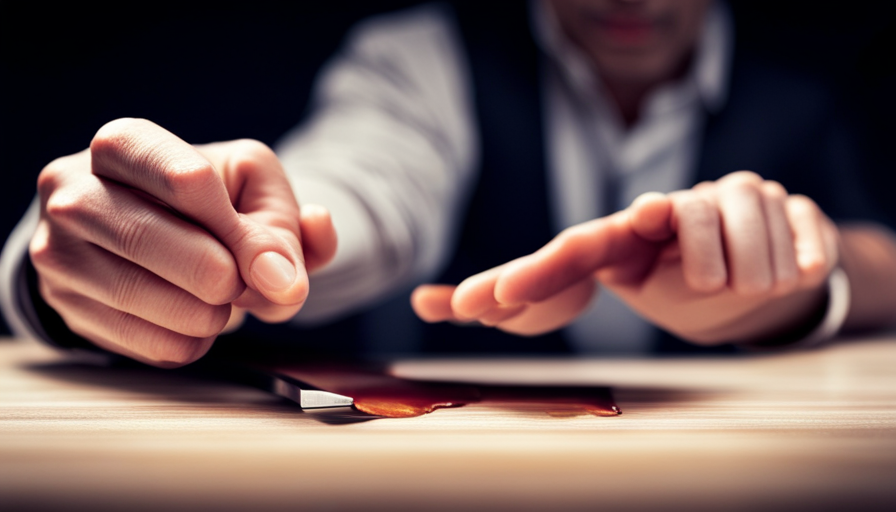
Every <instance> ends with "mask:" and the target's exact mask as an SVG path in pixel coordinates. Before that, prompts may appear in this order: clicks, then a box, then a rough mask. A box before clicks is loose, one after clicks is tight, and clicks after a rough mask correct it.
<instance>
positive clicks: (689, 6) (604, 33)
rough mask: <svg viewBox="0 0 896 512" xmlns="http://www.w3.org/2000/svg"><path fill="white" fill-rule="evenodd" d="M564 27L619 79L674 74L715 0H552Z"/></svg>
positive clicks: (605, 73)
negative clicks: (711, 3)
mask: <svg viewBox="0 0 896 512" xmlns="http://www.w3.org/2000/svg"><path fill="white" fill-rule="evenodd" d="M549 1H550V3H551V5H552V6H553V8H554V11H555V12H556V14H557V18H558V20H559V22H560V25H561V27H562V28H563V30H564V31H565V32H566V34H567V35H568V36H569V38H570V39H572V40H573V41H574V42H575V43H576V44H578V45H579V46H580V47H581V48H582V49H583V50H584V51H585V52H586V53H587V54H588V56H589V57H591V60H592V61H593V62H594V64H595V65H596V66H597V70H598V72H600V74H601V76H602V77H603V78H604V79H605V80H609V81H613V82H615V83H617V84H631V85H640V84H652V83H656V82H660V81H663V80H668V79H671V78H673V77H674V76H675V75H676V74H677V73H678V72H679V71H680V70H681V69H682V67H683V65H684V63H685V62H686V61H687V59H688V57H689V56H690V54H691V52H692V50H693V48H694V46H695V44H696V42H697V38H698V37H699V35H700V30H701V26H702V23H703V16H704V14H705V13H706V11H707V8H708V7H709V4H710V2H711V1H712V0H549Z"/></svg>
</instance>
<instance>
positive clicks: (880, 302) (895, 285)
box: [840, 224, 896, 331]
mask: <svg viewBox="0 0 896 512" xmlns="http://www.w3.org/2000/svg"><path fill="white" fill-rule="evenodd" d="M840 240H841V249H840V262H841V266H842V267H843V269H844V270H845V271H846V273H847V275H848V276H849V284H850V288H851V294H850V295H851V307H850V309H849V314H848V315H847V317H846V322H845V323H844V325H843V329H844V330H846V331H851V330H868V329H881V328H888V327H893V326H896V235H894V233H893V232H892V231H891V230H889V229H888V228H886V227H883V226H880V225H874V224H853V225H846V226H841V228H840Z"/></svg>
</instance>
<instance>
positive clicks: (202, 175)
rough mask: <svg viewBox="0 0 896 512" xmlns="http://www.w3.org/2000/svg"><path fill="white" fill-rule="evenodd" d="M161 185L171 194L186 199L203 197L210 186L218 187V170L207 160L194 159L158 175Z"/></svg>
mask: <svg viewBox="0 0 896 512" xmlns="http://www.w3.org/2000/svg"><path fill="white" fill-rule="evenodd" d="M158 179H159V180H160V185H161V187H162V188H164V189H165V190H166V191H168V192H169V193H170V194H172V195H174V196H176V197H182V198H183V199H185V200H190V199H191V198H201V197H203V196H204V194H205V192H206V191H208V190H209V188H210V187H216V186H217V185H218V183H217V182H218V181H220V179H221V178H220V177H219V175H218V171H216V170H215V168H214V167H213V166H212V165H211V164H210V163H208V162H206V161H194V162H189V163H186V162H185V163H184V164H183V165H178V166H170V167H168V168H166V169H164V170H163V171H161V172H160V173H159V175H158Z"/></svg>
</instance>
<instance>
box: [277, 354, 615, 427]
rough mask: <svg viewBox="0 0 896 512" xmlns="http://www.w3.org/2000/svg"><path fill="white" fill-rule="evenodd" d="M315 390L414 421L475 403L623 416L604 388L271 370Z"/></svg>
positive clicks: (340, 368) (311, 368) (336, 368)
mask: <svg viewBox="0 0 896 512" xmlns="http://www.w3.org/2000/svg"><path fill="white" fill-rule="evenodd" d="M267 370H268V371H269V372H271V373H274V374H280V375H285V376H288V377H291V378H293V379H296V380H299V381H302V382H306V383H308V384H311V385H312V386H314V387H316V388H318V389H322V390H326V391H331V392H333V393H338V394H340V395H345V396H350V397H352V398H353V399H354V408H355V409H357V410H358V411H361V412H363V413H366V414H369V415H371V416H379V417H386V418H411V417H415V416H422V415H424V414H428V413H431V412H433V411H435V410H436V409H444V408H451V407H463V406H464V405H467V404H471V403H488V404H489V405H490V406H494V407H498V408H503V409H510V410H517V411H524V412H541V413H543V414H547V415H548V416H551V417H556V418H570V417H576V416H588V415H590V416H617V415H619V414H622V412H621V411H620V410H619V407H618V406H617V405H616V403H615V401H614V399H613V395H612V392H611V390H610V388H607V387H601V386H496V385H484V384H462V383H446V382H428V381H418V380H409V379H403V378H400V377H395V376H393V375H391V374H389V373H388V369H387V368H385V367H375V366H370V365H353V364H340V365H334V364H325V365H321V364H305V365H302V364H299V365H296V364H291V365H277V366H275V367H269V368H268V369H267Z"/></svg>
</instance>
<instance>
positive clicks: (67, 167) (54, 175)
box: [37, 155, 75, 197]
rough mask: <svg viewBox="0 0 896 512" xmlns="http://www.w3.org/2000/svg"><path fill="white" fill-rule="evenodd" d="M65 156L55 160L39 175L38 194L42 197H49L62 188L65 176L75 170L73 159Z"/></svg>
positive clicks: (71, 156)
mask: <svg viewBox="0 0 896 512" xmlns="http://www.w3.org/2000/svg"><path fill="white" fill-rule="evenodd" d="M74 156H75V155H70V156H64V157H60V158H57V159H55V160H53V161H52V162H50V163H48V164H47V165H46V166H44V168H43V169H41V171H40V174H38V175H37V192H38V194H39V195H40V196H41V197H49V196H50V194H52V193H53V192H54V191H55V190H56V189H58V188H60V187H61V186H62V183H63V180H64V178H65V176H66V175H67V174H68V173H69V172H71V170H72V169H73V165H75V163H74V162H73V157H74Z"/></svg>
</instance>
